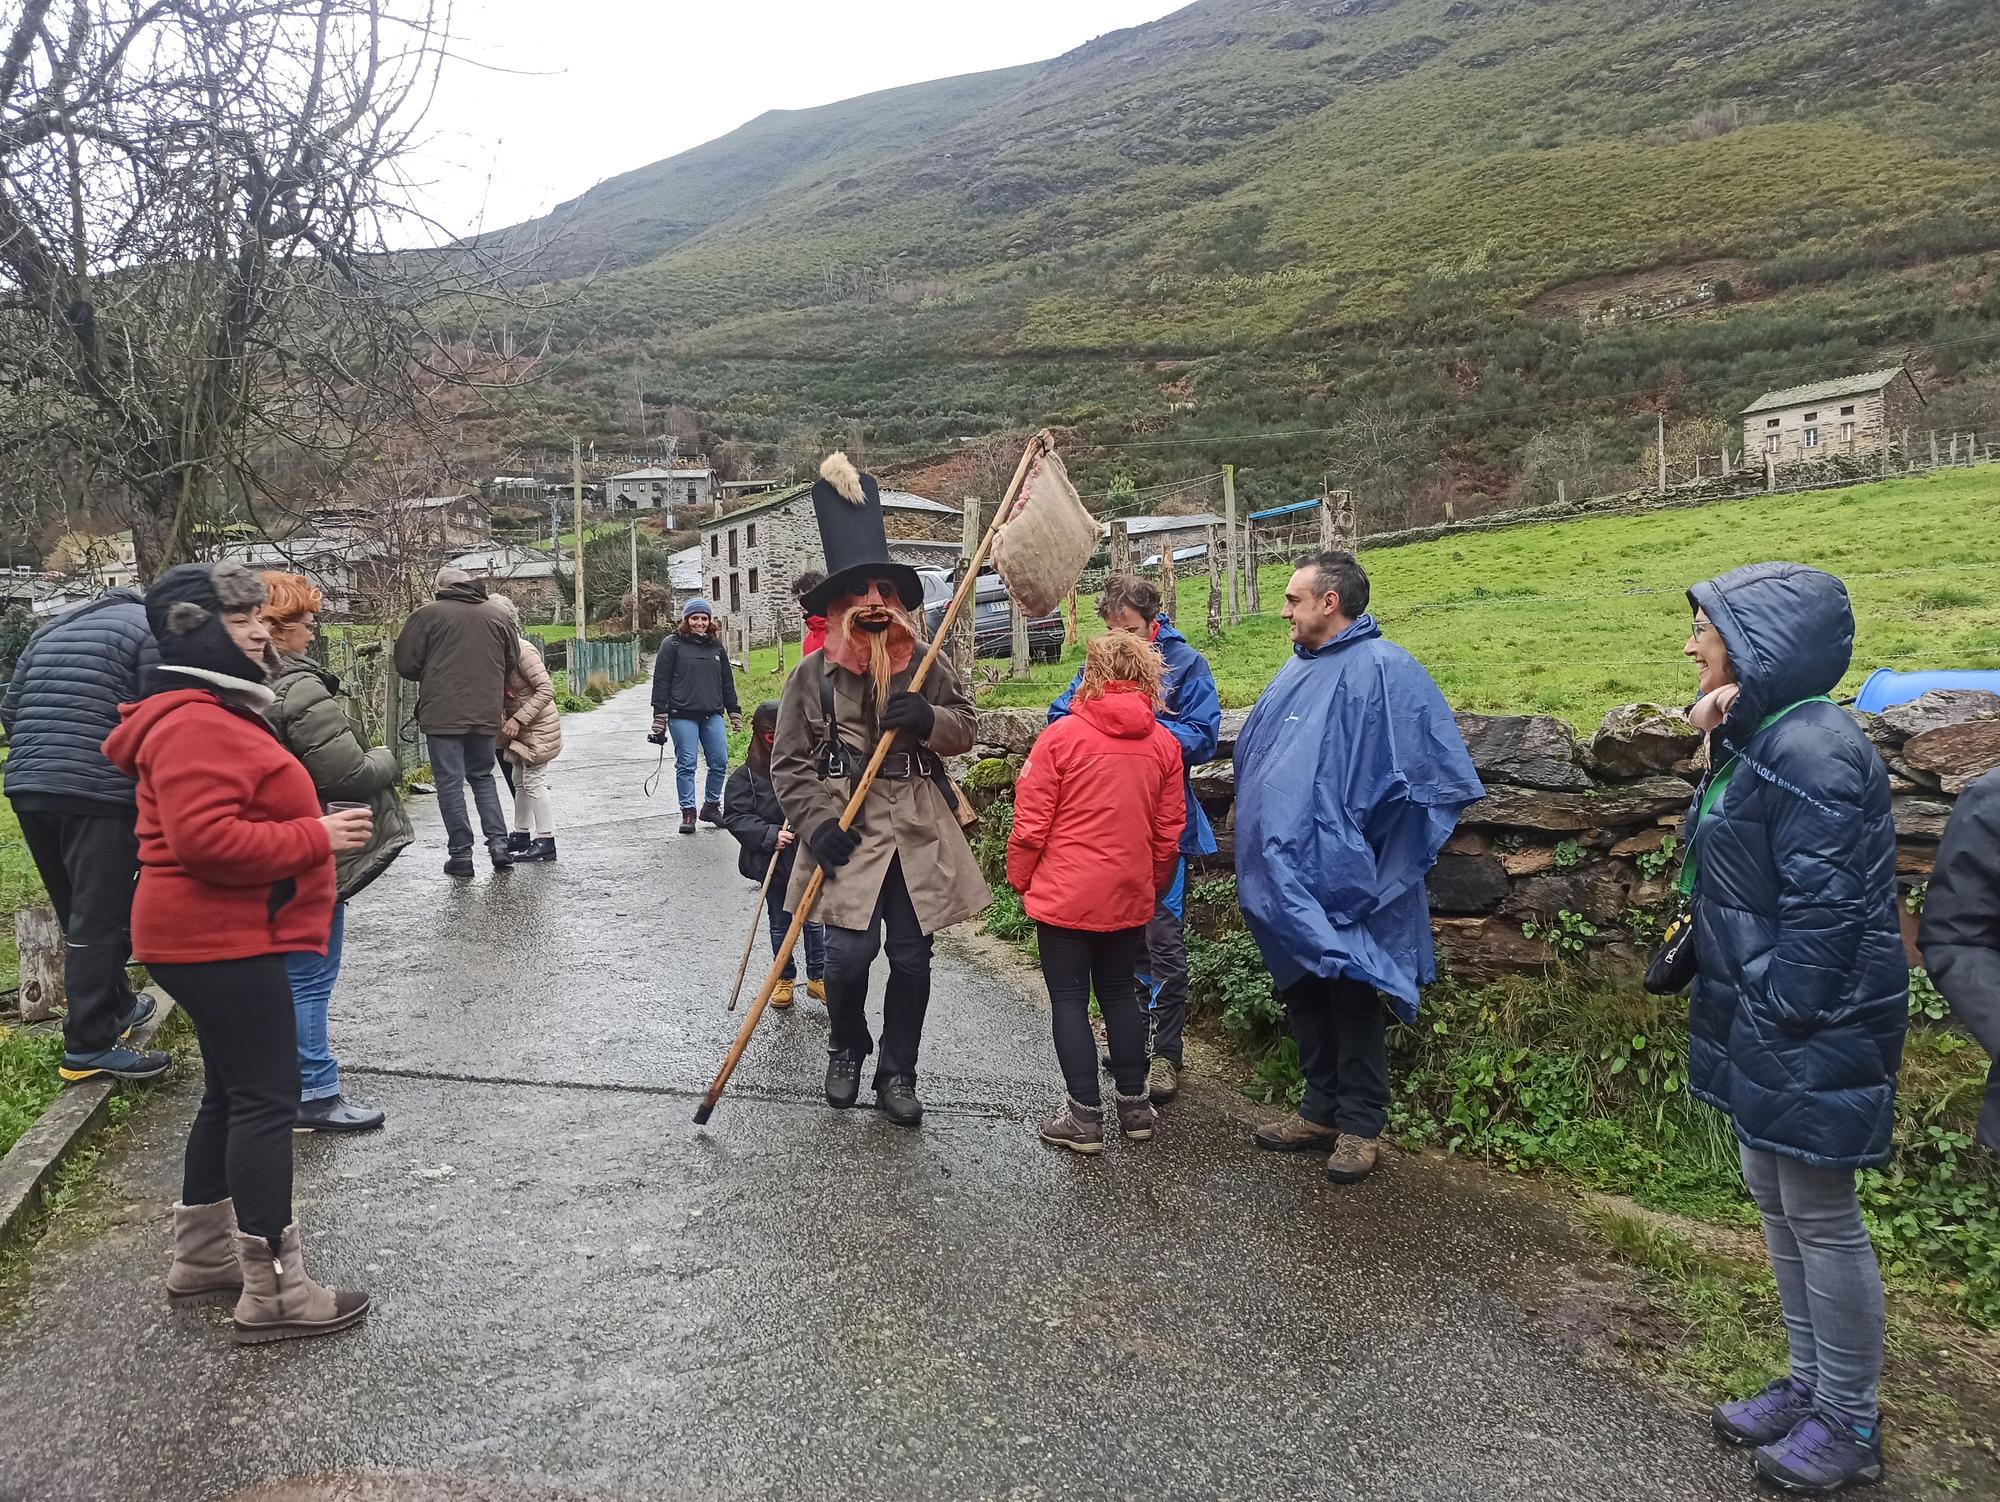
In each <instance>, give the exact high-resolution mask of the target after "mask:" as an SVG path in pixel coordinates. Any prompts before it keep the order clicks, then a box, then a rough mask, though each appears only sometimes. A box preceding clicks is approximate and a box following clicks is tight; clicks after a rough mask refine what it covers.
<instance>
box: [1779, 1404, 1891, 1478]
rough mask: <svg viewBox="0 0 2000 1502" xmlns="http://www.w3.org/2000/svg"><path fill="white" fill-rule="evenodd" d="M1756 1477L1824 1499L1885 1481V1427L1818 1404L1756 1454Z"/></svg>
mask: <svg viewBox="0 0 2000 1502" xmlns="http://www.w3.org/2000/svg"><path fill="white" fill-rule="evenodd" d="M1756 1468H1757V1474H1758V1475H1759V1476H1760V1477H1762V1478H1763V1479H1764V1480H1766V1481H1768V1482H1770V1483H1771V1485H1773V1486H1775V1487H1778V1488H1780V1489H1781V1490H1784V1491H1788V1492H1810V1493H1813V1494H1814V1495H1817V1496H1825V1495H1827V1494H1829V1493H1831V1492H1840V1491H1845V1490H1847V1488H1848V1487H1850V1486H1865V1485H1867V1484H1868V1483H1870V1482H1874V1481H1880V1480H1881V1479H1882V1426H1881V1424H1880V1423H1874V1424H1856V1423H1852V1422H1850V1421H1849V1420H1847V1419H1844V1418H1842V1417H1840V1416H1839V1415H1838V1414H1835V1413H1830V1412H1828V1411H1827V1410H1826V1409H1825V1408H1822V1407H1818V1406H1815V1407H1814V1408H1813V1409H1812V1411H1811V1412H1810V1413H1808V1414H1807V1415H1806V1416H1805V1417H1804V1418H1803V1419H1801V1420H1800V1421H1799V1424H1798V1427H1797V1428H1795V1429H1793V1430H1792V1432H1791V1433H1790V1434H1787V1435H1786V1436H1785V1437H1784V1438H1783V1439H1781V1440H1778V1441H1777V1442H1776V1443H1774V1444H1768V1445H1765V1446H1763V1447H1762V1448H1761V1449H1759V1450H1758V1451H1757V1461H1756Z"/></svg>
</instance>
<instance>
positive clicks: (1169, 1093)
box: [1146, 1054, 1181, 1106]
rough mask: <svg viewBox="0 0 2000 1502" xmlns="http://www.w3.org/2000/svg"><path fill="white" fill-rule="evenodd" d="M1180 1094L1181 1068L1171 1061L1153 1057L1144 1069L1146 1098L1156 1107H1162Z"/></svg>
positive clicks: (1156, 1056)
mask: <svg viewBox="0 0 2000 1502" xmlns="http://www.w3.org/2000/svg"><path fill="white" fill-rule="evenodd" d="M1180 1093H1181V1066H1180V1065H1178V1064H1176V1063H1175V1062H1174V1061H1173V1060H1172V1059H1167V1058H1162V1057H1160V1056H1159V1055H1158V1054H1155V1055H1154V1056H1153V1062H1152V1063H1151V1064H1150V1065H1149V1066H1148V1067H1147V1069H1146V1096H1147V1098H1148V1099H1149V1100H1151V1101H1152V1103H1153V1104H1154V1105H1156V1106H1164V1105H1165V1104H1166V1103H1167V1102H1168V1101H1170V1100H1172V1099H1173V1098H1174V1097H1175V1096H1176V1095H1179V1094H1180Z"/></svg>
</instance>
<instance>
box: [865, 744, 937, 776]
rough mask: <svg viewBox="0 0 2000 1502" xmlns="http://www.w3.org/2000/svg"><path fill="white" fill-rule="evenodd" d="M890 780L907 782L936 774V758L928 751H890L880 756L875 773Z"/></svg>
mask: <svg viewBox="0 0 2000 1502" xmlns="http://www.w3.org/2000/svg"><path fill="white" fill-rule="evenodd" d="M875 775H876V776H877V777H887V778H888V779H889V780H890V781H892V782H909V781H911V780H912V779H914V778H918V777H935V776H937V760H936V758H934V757H933V756H932V755H931V754H930V753H929V752H928V751H891V752H890V753H889V754H888V755H887V756H885V757H883V758H882V768H881V770H880V771H878V772H877V773H876V774H875Z"/></svg>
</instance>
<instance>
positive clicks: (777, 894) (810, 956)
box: [764, 881, 826, 980]
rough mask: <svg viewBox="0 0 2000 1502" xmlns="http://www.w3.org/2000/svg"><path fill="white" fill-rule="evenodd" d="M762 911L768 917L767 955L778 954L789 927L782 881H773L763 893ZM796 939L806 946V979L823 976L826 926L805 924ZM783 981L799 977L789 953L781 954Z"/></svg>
mask: <svg viewBox="0 0 2000 1502" xmlns="http://www.w3.org/2000/svg"><path fill="white" fill-rule="evenodd" d="M764 911H765V912H766V913H768V914H769V915H770V919H771V957H772V958H773V959H776V958H777V957H778V946H779V945H780V944H782V943H784V942H785V930H786V929H788V928H790V927H791V926H792V915H791V912H790V911H789V910H788V909H787V908H786V907H785V884H784V883H783V882H779V881H774V882H772V883H771V887H770V890H769V891H767V892H766V893H765V894H764ZM799 942H800V943H801V944H803V945H805V947H806V979H807V980H825V979H826V925H825V924H824V923H808V924H807V925H806V926H805V928H804V929H803V930H802V931H801V932H800V934H799ZM784 978H785V979H786V980H797V979H798V978H799V970H798V966H797V965H795V964H793V963H792V957H791V956H790V955H786V956H785V976H784Z"/></svg>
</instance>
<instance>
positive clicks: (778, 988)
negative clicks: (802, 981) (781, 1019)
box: [771, 980, 794, 1012]
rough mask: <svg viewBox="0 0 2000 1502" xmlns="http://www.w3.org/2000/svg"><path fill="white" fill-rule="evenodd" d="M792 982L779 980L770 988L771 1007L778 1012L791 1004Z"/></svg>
mask: <svg viewBox="0 0 2000 1502" xmlns="http://www.w3.org/2000/svg"><path fill="white" fill-rule="evenodd" d="M793 984H794V983H793V982H792V981H788V980H781V981H779V982H778V984H777V985H775V986H773V987H772V988H771V1005H772V1006H773V1007H775V1008H777V1010H779V1011H780V1012H782V1011H784V1010H785V1008H786V1007H788V1006H790V1005H791V1004H792V987H793Z"/></svg>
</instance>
